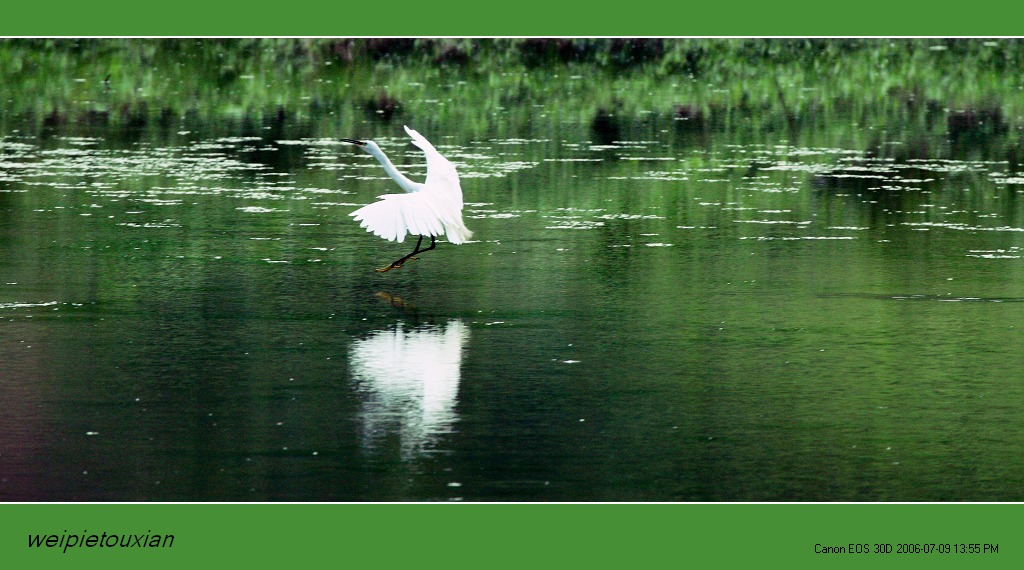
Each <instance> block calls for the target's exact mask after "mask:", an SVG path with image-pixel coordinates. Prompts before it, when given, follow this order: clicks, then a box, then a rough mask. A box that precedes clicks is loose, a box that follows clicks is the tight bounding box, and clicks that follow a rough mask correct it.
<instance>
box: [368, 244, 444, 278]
mask: <svg viewBox="0 0 1024 570" xmlns="http://www.w3.org/2000/svg"><path fill="white" fill-rule="evenodd" d="M436 241H437V240H436V238H435V237H434V236H430V247H428V248H424V249H420V246H421V245H423V236H420V239H418V240H416V248H415V249H413V250H412V253H410V254H409V255H407V256H405V257H403V258H401V259H399V260H398V261H395V262H394V263H392V264H391V265H389V266H387V267H381V268H380V269H378V270H377V272H378V273H384V272H385V271H391V270H392V269H398V268H399V267H401V266H402V265H404V264H405V262H406V261H409V260H410V259H417V258H415V257H413V256H414V255H416V254H417V253H423V252H424V251H430V250H432V249H434V247H435V246H436V245H437V243H436Z"/></svg>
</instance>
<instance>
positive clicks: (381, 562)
mask: <svg viewBox="0 0 1024 570" xmlns="http://www.w3.org/2000/svg"><path fill="white" fill-rule="evenodd" d="M1021 509H1022V508H1021V506H1019V505H1004V504H950V505H936V504H927V505H921V504H909V505H908V504H716V505H712V504H251V505H243V504H82V505H77V504H32V505H30V504H9V505H3V506H0V520H2V521H3V522H0V530H2V536H3V540H2V542H0V549H2V553H3V557H4V559H5V561H7V562H8V563H9V564H12V565H9V566H8V567H10V568H50V567H64V566H66V567H74V568H90V567H102V568H128V567H131V568H137V567H140V565H144V567H147V568H183V567H186V565H192V564H194V565H198V566H200V567H212V566H213V565H214V564H217V563H219V562H224V563H232V564H237V563H250V564H255V565H258V566H260V567H267V566H270V565H276V564H281V565H295V564H301V565H303V567H306V566H310V565H314V564H321V563H322V564H325V565H326V564H330V565H332V566H334V565H339V564H340V565H341V566H342V567H352V568H361V567H378V568H398V567H409V566H415V565H421V564H442V565H444V567H446V568H491V567H531V568H562V567H570V566H571V567H607V568H626V567H629V568H649V567H666V566H667V565H672V566H675V567H681V566H683V565H687V564H700V565H705V564H706V565H716V566H719V565H729V566H732V565H735V564H745V563H751V564H763V563H766V562H782V563H785V564H787V565H788V567H791V568H792V567H796V568H805V567H806V568H812V567H813V568H854V567H862V566H864V565H865V564H868V563H870V564H871V565H872V567H878V566H884V567H900V568H907V567H911V568H913V567H916V566H920V567H928V568H946V567H948V568H953V567H958V568H959V567H965V566H970V567H972V568H985V567H998V568H1002V567H1010V566H1015V567H1020V565H1021V563H1022V562H1024V556H1022V554H1021V547H1020V539H1019V535H1020V533H1019V531H1018V530H1017V525H1015V524H1013V521H1014V520H1015V519H1018V518H1019V517H1020V515H1021V513H1022V510H1021Z"/></svg>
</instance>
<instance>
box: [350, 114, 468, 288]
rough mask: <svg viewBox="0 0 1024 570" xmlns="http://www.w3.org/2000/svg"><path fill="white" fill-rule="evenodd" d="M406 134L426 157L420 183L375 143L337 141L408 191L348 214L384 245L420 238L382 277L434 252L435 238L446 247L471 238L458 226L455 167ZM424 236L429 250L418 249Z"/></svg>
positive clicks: (426, 143)
mask: <svg viewBox="0 0 1024 570" xmlns="http://www.w3.org/2000/svg"><path fill="white" fill-rule="evenodd" d="M405 132H407V133H409V136H410V137H412V142H413V144H415V145H416V146H418V147H420V149H422V150H423V154H425V155H426V157H427V179H426V181H425V182H423V183H419V182H413V181H412V180H409V179H408V178H406V177H405V175H403V174H402V173H401V172H399V171H398V169H396V168H395V165H394V164H392V163H391V161H390V160H389V159H388V157H387V155H386V154H384V151H382V150H381V149H380V147H379V146H377V143H375V142H373V141H359V140H355V139H341V140H342V141H343V142H347V143H352V144H354V145H357V146H359V148H361V149H363V150H365V151H366V152H368V153H370V154H371V155H372V156H373V157H374V158H376V159H377V160H378V161H380V163H381V164H382V165H384V172H387V174H388V176H390V177H391V178H393V179H394V180H395V182H397V183H398V185H399V186H401V187H402V189H403V190H405V191H406V193H405V194H385V195H383V196H378V198H380V200H379V201H377V202H374V203H372V204H368V205H366V206H363V207H362V208H359V209H358V210H356V211H355V212H352V213H351V214H349V215H350V216H353V217H354V218H355V219H356V221H357V222H360V224H359V225H360V226H361V227H364V228H366V230H367V231H369V232H373V233H374V234H375V235H378V236H380V237H382V238H384V239H386V240H388V241H397V242H398V243H402V242H403V241H405V235H406V234H407V233H408V234H414V235H417V236H419V239H418V240H417V241H416V248H415V249H413V251H412V253H410V254H409V255H406V256H405V257H402V258H401V259H399V260H397V261H395V262H393V263H392V264H391V265H388V266H387V267H382V268H380V269H378V270H377V271H382V272H383V271H391V270H392V269H397V268H399V267H401V266H402V265H403V264H404V263H405V262H406V261H409V260H410V259H416V258H415V257H413V256H415V255H416V254H417V253H421V252H424V251H430V250H431V249H434V246H435V243H436V242H435V240H436V237H437V236H440V235H444V236H447V237H448V241H449V242H451V243H454V244H460V243H464V242H465V241H466V240H468V239H469V238H470V237H472V235H473V232H471V231H469V230H468V229H467V228H466V226H465V224H463V223H462V187H461V186H460V185H459V174H458V172H456V171H455V166H454V165H453V164H452V163H451V162H448V159H447V158H445V157H443V156H441V153H439V152H437V149H435V148H434V145H432V144H430V142H429V141H427V139H425V138H423V135H421V134H419V133H418V132H416V131H414V130H412V129H410V128H409V127H405ZM424 236H430V247H426V248H423V249H420V246H421V245H423V237H424Z"/></svg>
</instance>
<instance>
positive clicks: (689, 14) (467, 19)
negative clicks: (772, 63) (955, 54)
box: [0, 0, 1024, 36]
mask: <svg viewBox="0 0 1024 570" xmlns="http://www.w3.org/2000/svg"><path fill="white" fill-rule="evenodd" d="M8 4H11V3H8ZM1022 12H1024V9H1022V8H1021V7H1020V3H1019V2H1010V1H1009V0H998V1H993V0H986V1H984V2H976V3H973V4H971V5H970V8H969V9H967V8H966V7H954V6H948V5H946V6H944V5H922V4H919V3H912V2H893V1H891V0H858V1H856V2H846V3H838V2H822V1H820V0H787V1H786V2H766V1H764V0H758V1H755V0H733V1H731V2H727V3H720V2H705V3H700V4H698V3H693V2H678V1H667V0H660V1H656V2H654V1H651V0H646V1H643V2H632V3H627V4H624V3H612V2H608V3H601V2H581V1H577V2H573V3H557V2H550V1H547V0H516V1H515V2H507V3H502V4H488V3H486V2H480V1H479V0H446V1H444V2H428V1H425V0H333V1H326V0H313V1H310V0H299V1H298V2H289V3H281V4H278V6H277V7H275V6H274V5H273V4H271V3H254V2H252V1H251V0H250V1H248V2H237V1H236V2H210V1H208V0H177V1H175V2H166V3H162V4H153V3H139V2H135V1H133V0H98V1H95V2H81V1H76V0H51V1H50V2H45V3H14V4H13V5H11V6H5V7H4V8H3V13H2V17H0V36H11V35H29V36H126V35H127V36H139V35H142V36H844V35H845V36H851V35H852V36H865V35H869V36H906V35H913V36H1016V35H1019V34H1021V29H1022V28H1021V24H1020V18H1019V17H1018V16H1020V15H1021V13H1022Z"/></svg>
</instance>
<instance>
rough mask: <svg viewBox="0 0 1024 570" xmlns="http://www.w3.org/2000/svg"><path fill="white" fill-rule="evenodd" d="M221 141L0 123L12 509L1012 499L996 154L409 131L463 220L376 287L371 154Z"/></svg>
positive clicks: (1018, 493) (1003, 221) (387, 184)
mask: <svg viewBox="0 0 1024 570" xmlns="http://www.w3.org/2000/svg"><path fill="white" fill-rule="evenodd" d="M366 124H367V125H370V123H366ZM545 124H551V123H545ZM413 126H416V125H415V123H414V124H413ZM598 126H599V125H598ZM218 129H219V130H218V131H217V134H212V133H213V130H212V129H211V131H210V133H206V132H205V131H203V130H194V131H182V132H180V133H178V134H176V135H175V134H172V135H170V136H167V137H164V138H146V137H133V138H129V137H124V136H121V135H116V136H115V135H114V134H113V133H104V132H103V130H102V129H100V130H98V131H97V130H96V129H93V130H92V131H90V133H89V136H65V135H50V136H43V135H37V134H32V135H31V136H29V135H26V134H22V133H20V132H19V131H15V130H12V131H11V132H7V133H5V135H4V136H3V137H2V138H0V409H2V410H3V413H2V416H0V418H2V419H0V498H2V499H3V500H8V501H12V500H31V501H58V500H59V501H65V500H67V501H75V500H90V501H95V500H98V501H119V500H126V501H151V500H169V501H278V500H289V501H448V500H465V501H622V500H628V501H780V500H786V501H790V500H793V501H805V500H814V501H918V500H935V501H959V500H984V501H988V500H1007V501H1019V500H1024V456H1022V454H1021V453H1020V449H1021V445H1022V443H1024V435H1022V434H1024V414H1022V413H1021V410H1022V406H1024V385H1022V382H1021V379H1022V375H1021V364H1022V356H1021V355H1022V354H1024V331H1022V328H1024V318H1022V317H1024V259H1022V257H1024V219H1022V214H1024V212H1022V204H1021V201H1022V199H1021V189H1022V188H1024V186H1022V185H1024V173H1022V172H1020V171H1019V170H1018V168H1017V167H1016V166H1015V165H1014V164H1011V163H1010V162H1007V161H1006V160H1005V159H1004V157H1003V155H1001V154H1000V152H999V151H998V149H991V148H990V149H989V151H986V152H984V153H979V152H978V151H976V149H974V148H973V147H971V146H970V145H965V146H961V147H954V146H952V145H950V144H949V141H947V140H944V139H943V138H941V137H940V138H936V139H935V140H932V141H930V142H929V145H925V151H923V152H921V151H920V149H917V151H916V152H915V153H910V154H908V153H900V152H895V151H894V152H893V153H891V155H886V156H878V155H877V154H872V153H868V152H865V150H864V149H863V148H859V147H857V145H854V144H847V147H848V148H847V147H844V143H843V142H842V141H837V140H834V138H832V137H829V136H828V135H827V134H819V135H806V136H798V135H793V134H787V133H768V134H763V135H760V136H753V137H752V136H750V135H749V133H748V134H746V135H744V136H742V137H741V136H738V135H735V134H730V133H729V132H728V131H724V132H707V133H702V134H700V136H693V135H690V134H687V133H682V134H680V132H679V131H677V130H669V129H648V130H645V131H643V132H634V131H633V130H630V129H625V130H624V132H616V133H615V135H617V136H616V137H611V140H605V139H608V138H609V137H606V136H604V135H603V134H602V131H600V129H597V130H595V129H596V127H595V126H594V125H592V124H588V123H585V122H584V123H580V124H577V123H574V122H571V121H570V122H568V123H562V124H558V125H557V127H550V128H546V129H544V128H537V129H535V130H534V131H531V132H528V135H529V136H528V137H525V138H487V137H469V136H464V135H458V134H456V135H448V134H447V133H446V132H436V131H431V130H428V129H425V128H421V130H422V131H423V133H424V134H425V135H426V136H427V137H428V138H430V139H432V140H433V141H434V142H435V144H436V145H437V146H438V147H439V149H440V150H441V152H442V153H444V154H446V155H447V156H449V157H450V158H451V159H452V160H453V161H454V162H456V163H457V164H458V166H459V169H460V172H461V174H462V176H463V188H464V191H465V196H466V201H467V205H466V211H465V215H466V218H467V220H466V221H467V225H468V226H469V227H470V228H471V229H472V230H474V232H475V237H474V240H475V241H473V242H472V243H469V244H465V245H461V246H452V245H450V244H447V243H441V244H439V247H438V249H437V250H435V251H431V252H428V253H426V254H424V255H423V256H422V257H421V259H420V260H418V261H414V262H411V263H409V264H408V265H407V266H405V267H403V268H402V269H400V270H397V271H393V272H390V273H386V274H377V273H375V272H374V271H373V268H374V267H379V266H382V265H385V264H387V263H388V262H390V261H392V260H393V259H395V258H397V257H399V256H400V255H402V254H403V253H405V250H406V249H408V248H409V244H408V243H406V244H402V245H401V246H399V245H396V244H391V243H386V242H384V241H383V240H379V239H377V238H375V237H374V236H372V235H370V234H367V233H365V232H364V231H363V230H361V229H360V228H359V227H358V226H357V225H356V224H354V223H352V222H351V220H350V218H349V217H348V215H347V214H348V213H349V212H351V211H352V210H354V209H355V208H356V207H357V206H358V205H361V204H365V203H367V202H369V201H371V200H372V199H373V198H374V197H375V196H376V195H378V194H382V193H385V192H393V191H396V188H397V187H396V186H394V184H393V183H392V182H391V181H390V180H389V179H387V178H386V177H384V174H383V172H382V171H380V169H379V167H378V166H377V165H376V163H375V162H373V161H372V159H371V158H369V157H368V156H365V155H363V154H361V153H359V152H358V151H355V150H354V149H352V148H351V147H348V146H343V145H339V144H336V143H335V142H334V141H333V140H331V138H329V137H328V138H309V137H302V136H297V137H290V136H288V134H287V133H283V132H276V133H267V134H265V135H260V134H258V133H257V134H256V135H252V134H251V133H249V134H247V135H246V136H240V135H239V136H234V135H232V134H231V133H230V131H231V127H230V126H228V127H224V126H219V127H218ZM368 129H369V126H368ZM373 130H374V133H375V135H374V136H375V138H377V140H378V141H379V142H380V143H381V146H382V147H383V148H384V150H385V151H387V152H388V153H389V154H391V155H392V156H393V158H394V160H395V161H396V163H398V164H399V165H400V167H401V168H403V169H404V170H406V171H407V172H409V174H410V176H411V177H412V178H414V179H417V178H419V177H421V176H422V175H423V172H424V169H423V166H422V165H421V155H419V154H418V153H417V152H416V151H415V149H413V148H412V147H410V146H408V145H406V143H405V140H404V137H403V136H400V133H401V128H400V125H398V124H395V125H390V126H388V125H383V126H382V125H379V124H378V125H376V126H374V127H373ZM225 131H228V132H227V134H225ZM452 132H460V131H458V130H457V129H453V130H452ZM336 136H337V137H351V136H364V134H363V133H353V132H338V133H336ZM896 146H897V147H898V145H896ZM897 150H898V148H897Z"/></svg>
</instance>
